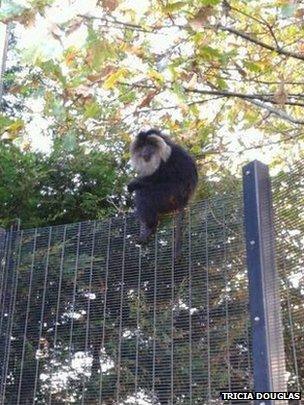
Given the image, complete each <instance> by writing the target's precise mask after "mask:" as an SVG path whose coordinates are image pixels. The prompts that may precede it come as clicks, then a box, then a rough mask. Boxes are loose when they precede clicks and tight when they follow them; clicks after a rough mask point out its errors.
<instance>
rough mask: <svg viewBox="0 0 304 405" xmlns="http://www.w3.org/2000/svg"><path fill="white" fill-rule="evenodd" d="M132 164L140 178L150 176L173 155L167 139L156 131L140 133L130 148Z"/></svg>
mask: <svg viewBox="0 0 304 405" xmlns="http://www.w3.org/2000/svg"><path fill="white" fill-rule="evenodd" d="M130 152H131V164H132V166H133V168H134V169H135V170H136V171H137V173H138V174H139V175H140V176H150V175H151V174H153V173H154V172H155V171H156V170H157V169H158V168H159V165H160V164H161V162H162V161H163V162H166V161H167V160H168V159H169V157H170V155H171V146H170V144H169V143H168V142H166V137H165V136H164V135H162V134H161V132H159V131H158V130H156V129H150V130H149V131H146V132H144V131H142V132H140V133H139V134H138V135H137V136H136V138H135V140H134V141H133V142H132V143H131V146H130Z"/></svg>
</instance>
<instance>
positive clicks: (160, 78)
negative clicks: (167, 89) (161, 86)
mask: <svg viewBox="0 0 304 405" xmlns="http://www.w3.org/2000/svg"><path fill="white" fill-rule="evenodd" d="M148 76H149V77H150V79H152V80H154V81H156V82H160V83H164V81H165V80H164V77H163V75H162V74H161V73H159V72H158V71H157V70H154V69H151V70H149V72H148Z"/></svg>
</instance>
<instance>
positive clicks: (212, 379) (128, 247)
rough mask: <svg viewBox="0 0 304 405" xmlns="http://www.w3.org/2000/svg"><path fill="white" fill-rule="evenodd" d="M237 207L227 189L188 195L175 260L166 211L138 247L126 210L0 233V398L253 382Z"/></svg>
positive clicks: (158, 398) (171, 395)
mask: <svg viewBox="0 0 304 405" xmlns="http://www.w3.org/2000/svg"><path fill="white" fill-rule="evenodd" d="M242 212H243V211H242V203H241V196H236V195H232V196H228V197H226V198H221V199H213V200H209V201H205V202H201V203H198V204H195V205H192V206H191V207H190V208H189V209H188V211H187V214H186V217H187V220H186V225H185V230H184V236H183V251H182V259H181V261H180V263H178V264H176V263H175V262H174V258H173V246H174V221H173V220H172V218H171V217H168V218H167V219H166V220H165V221H164V222H165V223H164V225H163V226H162V227H161V228H160V229H159V231H158V233H157V235H156V236H155V238H154V239H153V240H151V242H150V243H149V245H148V246H147V247H142V248H141V247H139V246H138V245H136V243H135V238H134V236H135V235H136V234H137V233H138V226H137V223H136V221H135V220H134V218H133V216H128V217H117V218H112V219H111V220H110V221H96V222H83V223H78V224H72V225H65V226H55V227H47V228H41V229H31V230H23V231H18V232H12V233H8V234H7V235H8V236H7V238H6V240H5V246H4V247H3V249H2V250H3V251H4V259H3V260H2V269H1V271H2V273H1V279H2V283H1V343H0V356H1V357H0V362H1V366H2V368H1V392H0V403H2V404H12V405H19V404H49V405H50V404H58V405H59V404H63V403H76V404H92V405H93V404H100V405H101V404H141V405H149V404H154V405H157V404H187V405H189V404H190V405H191V404H193V405H194V404H200V405H202V404H205V403H206V404H210V403H220V401H219V399H218V398H219V392H220V391H222V390H226V391H243V390H250V389H252V385H253V381H252V373H251V369H252V367H251V358H250V353H251V350H250V347H249V340H250V339H249V335H250V330H249V327H250V325H249V315H248V296H247V294H248V293H247V290H248V289H247V274H246V264H245V249H244V237H243V213H242ZM293 336H295V332H293ZM297 353H299V352H297ZM297 367H298V369H299V367H300V365H299V364H298V366H297ZM233 403H237V402H236V401H233ZM242 403H245V402H244V401H243V402H242Z"/></svg>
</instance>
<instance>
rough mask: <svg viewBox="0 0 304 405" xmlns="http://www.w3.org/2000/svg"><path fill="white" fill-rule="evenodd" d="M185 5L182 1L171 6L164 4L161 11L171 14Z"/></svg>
mask: <svg viewBox="0 0 304 405" xmlns="http://www.w3.org/2000/svg"><path fill="white" fill-rule="evenodd" d="M186 4H187V3H186V2H184V1H177V2H175V3H172V4H166V5H165V6H164V7H163V8H162V9H163V11H164V12H165V13H173V12H174V11H178V10H180V9H181V8H183V7H184V6H185V5H186Z"/></svg>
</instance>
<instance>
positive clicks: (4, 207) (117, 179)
mask: <svg viewBox="0 0 304 405" xmlns="http://www.w3.org/2000/svg"><path fill="white" fill-rule="evenodd" d="M0 171H1V184H0V206H1V216H0V218H1V220H0V221H1V222H0V224H1V226H3V227H8V226H9V225H10V223H11V222H12V221H13V220H14V219H16V218H19V219H20V220H21V224H22V227H23V228H26V227H35V226H43V225H46V224H61V223H70V222H75V221H79V220H84V219H95V218H102V217H104V216H107V215H110V214H111V213H113V212H115V211H117V207H119V206H122V205H123V198H122V194H121V193H122V188H123V185H124V182H125V175H124V172H123V171H122V170H121V168H120V167H119V165H118V164H117V162H115V159H114V158H113V156H112V155H111V154H109V153H106V152H101V151H98V150H92V151H91V152H86V151H85V150H84V149H83V148H81V147H80V146H78V147H76V148H75V149H73V150H67V146H66V145H65V147H64V146H63V145H62V144H61V143H59V142H58V143H57V144H56V146H55V148H54V150H53V152H52V153H51V154H50V155H49V156H46V155H43V154H39V153H31V152H25V153H24V152H21V151H20V150H19V149H18V148H17V147H15V146H13V145H11V144H2V145H0Z"/></svg>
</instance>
